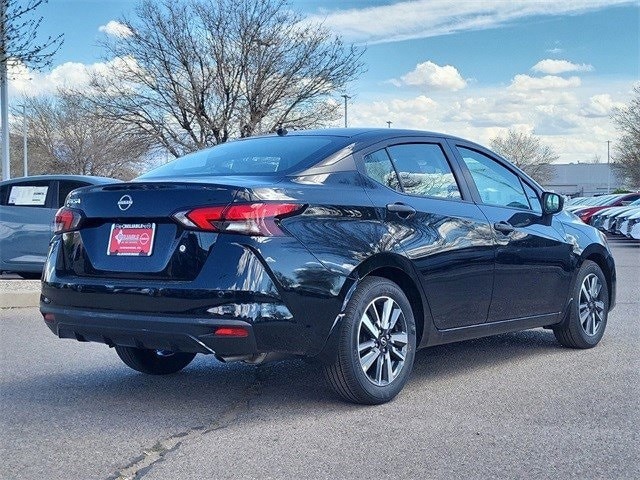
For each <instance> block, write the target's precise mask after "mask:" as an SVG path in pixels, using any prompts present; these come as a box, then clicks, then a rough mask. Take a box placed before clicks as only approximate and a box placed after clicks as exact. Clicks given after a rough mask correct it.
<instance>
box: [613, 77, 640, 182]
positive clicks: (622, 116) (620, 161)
mask: <svg viewBox="0 0 640 480" xmlns="http://www.w3.org/2000/svg"><path fill="white" fill-rule="evenodd" d="M633 93H634V97H633V98H632V99H631V101H630V102H629V104H628V105H626V106H625V107H622V108H616V109H615V110H614V113H613V121H614V123H615V124H616V126H617V127H618V130H619V131H620V134H621V135H620V138H619V139H618V142H617V144H616V146H615V150H614V151H615V154H614V156H613V161H614V164H613V166H614V167H615V168H616V170H617V171H618V173H619V174H620V175H621V176H622V177H624V179H625V180H626V181H627V182H628V186H629V187H631V188H634V189H638V188H640V85H636V86H635V87H634V89H633Z"/></svg>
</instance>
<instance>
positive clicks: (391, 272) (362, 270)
mask: <svg viewBox="0 0 640 480" xmlns="http://www.w3.org/2000/svg"><path fill="white" fill-rule="evenodd" d="M354 273H356V275H357V278H358V282H359V281H360V280H362V279H363V278H365V277H367V276H372V275H373V276H376V277H382V278H386V279H387V280H390V281H392V282H393V283H395V284H396V285H398V286H399V287H400V288H401V289H402V291H403V292H404V294H405V295H406V296H407V298H408V299H409V303H410V304H411V309H412V312H413V317H414V320H415V322H416V345H418V346H419V345H421V343H422V339H423V338H424V334H425V333H426V331H427V328H426V326H427V314H428V313H429V307H428V304H427V299H426V297H425V295H424V292H423V291H422V286H421V284H420V281H419V279H418V278H417V273H416V271H415V268H414V266H413V264H412V263H411V261H410V260H409V259H407V258H406V257H403V256H401V255H399V254H393V253H389V252H385V253H381V254H378V255H375V256H373V257H371V258H369V259H367V260H365V261H364V262H362V263H361V264H360V265H359V266H358V267H357V268H356V269H355V271H354ZM358 282H356V284H357V283H358Z"/></svg>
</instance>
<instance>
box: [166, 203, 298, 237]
mask: <svg viewBox="0 0 640 480" xmlns="http://www.w3.org/2000/svg"><path fill="white" fill-rule="evenodd" d="M303 208H304V205H300V204H297V203H237V204H231V205H226V206H214V207H200V208H195V209H193V210H188V211H184V212H178V213H176V214H174V215H173V218H175V219H176V220H178V221H179V222H180V223H181V224H182V225H184V226H185V227H189V228H195V229H199V230H208V231H212V232H229V233H240V234H243V235H260V236H265V237H271V236H278V235H282V234H283V233H282V230H280V228H279V227H278V225H277V223H276V221H277V220H279V219H281V218H284V217H288V216H291V215H295V214H297V213H299V212H301V211H302V209H303Z"/></svg>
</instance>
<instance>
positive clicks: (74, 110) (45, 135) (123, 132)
mask: <svg viewBox="0 0 640 480" xmlns="http://www.w3.org/2000/svg"><path fill="white" fill-rule="evenodd" d="M24 102H25V103H26V105H27V111H28V112H29V115H28V117H29V133H30V143H31V144H32V145H30V147H29V148H30V150H29V152H30V160H31V164H30V166H31V170H32V171H33V172H34V173H73V174H79V175H99V176H107V177H116V178H122V179H130V178H132V177H134V176H136V175H137V174H138V173H139V171H140V170H141V168H142V166H143V165H144V164H145V162H147V161H148V158H149V157H148V155H149V152H150V144H149V140H148V138H145V137H141V136H140V135H139V134H138V133H137V132H135V131H133V129H132V128H131V126H130V125H129V124H126V123H124V122H122V121H117V120H111V119H105V118H104V117H103V116H102V115H99V114H98V113H97V112H95V111H93V110H92V109H91V108H92V107H91V106H90V105H88V102H87V101H86V100H85V99H84V98H81V97H79V96H77V95H73V94H69V93H59V94H58V95H56V96H53V97H48V98H42V97H32V98H25V99H24ZM21 121H22V119H21V118H20V120H18V122H21ZM16 127H17V128H21V125H20V124H19V123H18V124H17V125H16Z"/></svg>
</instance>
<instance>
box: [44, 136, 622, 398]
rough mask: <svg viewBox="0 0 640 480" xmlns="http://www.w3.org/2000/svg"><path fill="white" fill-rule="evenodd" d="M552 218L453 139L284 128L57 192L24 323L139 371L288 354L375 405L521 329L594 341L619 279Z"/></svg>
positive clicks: (545, 195)
mask: <svg viewBox="0 0 640 480" xmlns="http://www.w3.org/2000/svg"><path fill="white" fill-rule="evenodd" d="M562 207H563V203H562V198H561V197H560V196H558V195H556V194H554V193H549V192H544V191H543V190H542V188H540V186H539V185H538V184H537V183H536V182H535V181H533V180H532V179H531V178H530V177H528V176H527V175H526V174H525V173H523V172H522V171H520V170H519V169H517V168H516V167H514V166H513V165H511V164H510V163H509V162H507V161H506V160H504V159H503V158H501V157H500V156H498V155H496V154H495V153H492V152H491V151H489V150H486V149H485V148H483V147H481V146H479V145H476V144H474V143H471V142H468V141H466V140H462V139H460V138H455V137H451V136H447V135H441V134H436V133H427V132H418V131H404V130H391V129H384V130H356V129H344V130H343V129H340V130H318V131H299V132H290V133H287V132H286V131H280V132H279V133H278V135H272V136H264V137H254V138H249V139H245V140H238V141H234V142H229V143H226V144H223V145H219V146H217V147H214V148H210V149H207V150H203V151H200V152H196V153H193V154H190V155H187V156H185V157H182V158H180V159H178V160H175V161H173V162H171V163H169V164H167V165H164V166H162V167H159V168H157V169H155V170H152V171H151V172H149V173H147V174H145V175H143V176H141V177H139V178H138V179H136V180H135V181H132V182H129V183H120V184H112V185H103V186H94V187H87V188H83V189H80V190H75V191H74V192H72V193H71V194H70V195H69V197H68V198H67V200H66V205H65V207H63V208H62V209H60V211H59V212H58V214H57V216H56V230H57V233H56V235H55V236H54V238H53V240H52V242H51V248H50V251H49V256H48V260H47V263H46V267H45V272H44V276H43V283H42V297H41V304H40V309H41V312H42V314H43V316H44V320H45V322H46V324H47V325H48V327H49V328H50V329H51V330H52V331H53V332H54V333H55V334H56V335H58V336H59V337H61V338H72V339H76V340H80V341H93V342H102V343H105V344H107V345H109V346H112V347H115V350H116V352H117V353H118V355H119V356H120V358H121V359H122V360H123V361H124V362H125V363H126V364H127V365H128V366H130V367H132V368H134V369H135V370H138V371H140V372H144V373H149V374H169V373H174V372H177V371H179V370H181V369H182V368H184V367H185V366H186V365H188V364H189V362H190V361H191V360H192V359H193V358H194V356H195V355H196V354H197V353H203V354H213V355H215V356H216V357H217V358H219V359H220V360H222V361H237V360H240V361H245V362H249V363H259V362H263V361H267V360H271V359H275V358H282V357H287V356H303V357H307V358H313V359H316V360H318V361H320V362H321V363H322V364H323V368H324V371H325V374H326V377H327V379H328V382H329V384H330V385H331V387H333V389H334V390H335V391H336V392H337V393H338V394H340V395H341V396H342V397H343V398H345V399H347V400H349V401H353V402H359V403H368V404H375V403H382V402H386V401H388V400H390V399H392V398H393V397H394V396H395V395H396V394H398V392H399V391H400V390H401V389H402V387H403V385H404V384H405V382H406V381H407V378H408V376H409V374H410V372H411V368H412V364H413V360H414V355H415V351H416V349H417V348H421V347H427V346H430V345H437V344H443V343H447V342H455V341H459V340H465V339H470V338H476V337H482V336H486V335H493V334H498V333H503V332H511V331H517V330H524V329H529V328H535V327H545V328H549V329H552V330H553V332H554V333H555V336H556V337H557V339H558V341H559V342H560V343H561V344H563V345H565V346H568V347H574V348H590V347H593V346H595V345H596V344H597V343H598V342H599V341H600V339H601V338H602V335H603V334H604V330H605V327H606V324H607V315H608V312H609V311H610V310H611V308H613V305H614V300H615V284H616V283H615V281H616V271H615V265H614V262H613V258H612V256H611V252H610V251H609V248H608V247H607V243H606V240H605V238H604V236H603V235H602V234H601V233H599V232H598V231H597V230H596V229H594V228H593V227H591V226H589V225H585V224H583V223H582V222H580V221H579V220H578V219H577V218H576V217H575V216H573V215H570V214H568V213H566V212H564V211H563V210H562Z"/></svg>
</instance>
